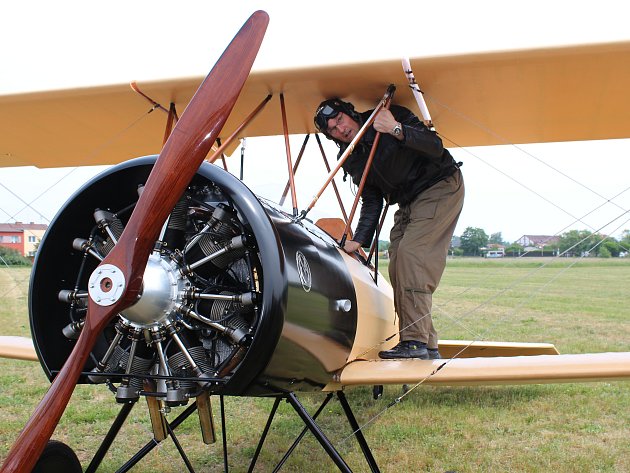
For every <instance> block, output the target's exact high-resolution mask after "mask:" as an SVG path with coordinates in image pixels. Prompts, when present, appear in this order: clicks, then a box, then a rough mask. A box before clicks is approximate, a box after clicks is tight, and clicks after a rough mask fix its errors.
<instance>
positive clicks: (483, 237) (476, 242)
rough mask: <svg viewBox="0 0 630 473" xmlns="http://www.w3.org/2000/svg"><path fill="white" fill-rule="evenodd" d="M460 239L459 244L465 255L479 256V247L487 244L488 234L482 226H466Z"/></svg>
mask: <svg viewBox="0 0 630 473" xmlns="http://www.w3.org/2000/svg"><path fill="white" fill-rule="evenodd" d="M460 239H461V245H460V246H461V248H462V249H463V250H464V254H465V255H467V256H479V255H480V254H481V248H483V247H484V246H486V245H487V244H488V235H487V234H486V232H485V231H484V230H483V229H482V228H474V227H467V228H466V230H464V233H462V236H461V237H460Z"/></svg>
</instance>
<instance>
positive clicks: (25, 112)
mask: <svg viewBox="0 0 630 473" xmlns="http://www.w3.org/2000/svg"><path fill="white" fill-rule="evenodd" d="M267 21H268V18H267V15H266V14H265V13H264V12H256V13H254V15H252V17H250V19H249V20H248V21H247V22H246V23H245V25H244V26H243V28H242V29H241V31H240V32H239V33H238V34H237V35H236V36H235V38H234V40H233V41H232V43H230V45H229V46H228V48H227V49H226V51H225V52H224V54H223V56H222V57H221V58H220V59H219V61H218V62H217V64H216V65H215V67H214V68H213V69H212V71H211V72H210V74H209V75H208V77H207V78H206V79H205V80H203V81H202V82H201V85H199V83H200V79H199V78H191V79H181V80H169V81H159V82H149V83H138V84H136V83H134V84H132V87H129V85H124V86H122V85H121V86H118V85H116V86H108V87H95V88H87V89H79V90H62V91H55V92H42V93H30V94H21V95H12V96H5V97H0V110H1V112H0V125H1V126H2V129H3V130H4V134H3V136H2V138H1V140H0V159H2V161H1V164H2V165H12V166H15V165H20V164H21V165H27V164H29V165H35V166H38V167H48V166H76V165H89V164H113V165H114V166H112V167H111V168H109V169H107V170H106V171H104V172H103V173H101V174H100V175H98V176H96V177H95V178H94V179H92V180H91V181H89V182H88V183H86V184H85V185H84V186H83V187H82V188H81V189H79V190H78V191H77V192H76V193H75V194H74V196H72V197H71V198H70V199H69V200H68V202H67V203H66V204H65V205H64V206H63V207H62V209H61V210H60V211H59V213H58V214H57V215H56V217H55V218H54V220H53V222H52V223H51V225H50V227H49V229H48V231H47V233H46V235H45V237H44V239H43V240H42V242H41V245H40V248H39V251H38V254H37V257H36V260H35V264H34V267H33V271H32V276H31V282H30V295H29V312H30V323H31V331H32V336H33V339H32V348H31V345H29V342H28V341H25V340H23V339H17V338H10V339H9V338H3V339H2V350H3V351H1V352H0V354H2V355H3V356H10V357H11V356H12V357H16V358H23V359H37V360H39V362H40V363H41V365H42V367H43V369H44V371H45V373H46V375H47V377H48V378H49V379H50V381H51V382H52V385H51V388H50V390H49V391H48V393H47V394H46V396H45V397H44V399H43V400H42V402H41V403H40V405H39V406H38V408H37V409H36V411H35V412H34V414H33V416H32V417H31V419H30V420H29V422H28V424H27V425H26V427H25V428H24V430H23V431H22V433H21V434H20V437H19V438H18V440H17V441H16V443H15V444H14V446H13V448H12V449H11V451H10V452H9V455H8V457H7V458H6V459H5V460H4V465H3V470H2V471H3V472H16V471H20V472H21V471H30V470H31V469H33V467H34V466H35V465H36V463H37V462H38V459H40V456H41V455H42V452H45V451H46V448H47V445H48V444H47V442H48V440H49V439H50V437H51V435H52V434H53V431H54V429H55V426H56V424H57V422H58V421H59V419H60V418H61V416H62V415H63V411H64V409H65V406H66V405H67V402H68V400H69V398H70V396H71V394H72V391H73V389H74V387H75V385H76V384H77V383H103V384H106V385H107V386H108V387H109V388H110V389H111V390H112V391H113V395H112V397H113V398H114V399H115V400H116V401H117V402H119V403H120V404H121V405H122V408H121V412H120V414H119V416H118V417H117V418H116V419H115V420H114V422H113V424H112V427H111V430H110V432H109V433H108V434H107V436H106V438H105V439H104V440H103V443H102V444H101V446H100V447H99V449H98V451H97V453H96V455H95V456H94V458H93V460H92V462H91V463H90V465H89V466H88V468H87V471H96V469H97V468H98V466H99V464H100V461H101V460H102V459H103V457H104V455H105V454H106V453H107V451H108V449H109V447H110V446H111V444H112V442H113V440H114V438H115V437H116V435H117V434H118V432H119V430H120V428H121V425H122V423H124V422H125V419H126V417H127V415H128V414H129V411H130V410H131V409H132V407H133V406H134V405H135V404H136V403H137V402H138V401H139V399H140V398H145V399H146V402H147V405H148V409H149V412H150V416H151V421H152V427H153V431H154V438H155V440H156V441H157V442H159V441H162V440H164V439H165V438H167V437H168V436H169V435H174V434H173V429H174V428H175V427H176V426H177V425H178V424H179V423H181V421H182V420H183V419H185V418H186V417H188V416H190V415H192V414H193V413H197V414H198V416H199V418H200V421H201V429H202V433H203V438H204V441H207V442H210V441H211V439H212V438H213V436H214V432H213V422H212V414H211V410H210V396H211V395H221V396H223V395H228V396H266V397H272V398H275V404H274V408H273V409H272V412H271V414H270V417H269V422H268V424H267V428H266V429H265V431H264V432H263V433H262V435H261V439H260V442H259V445H258V448H257V450H256V453H255V454H254V456H253V458H252V464H251V467H250V470H251V469H253V468H254V466H255V463H256V458H257V456H258V454H259V452H260V449H261V448H262V446H263V443H264V439H265V436H266V435H267V430H268V426H269V424H270V423H271V420H272V419H273V415H274V412H275V409H276V408H277V406H278V404H279V403H280V402H281V401H282V400H286V401H288V402H289V403H290V404H291V405H292V407H293V408H294V409H295V410H296V412H297V413H298V414H299V416H300V417H301V419H302V420H303V422H304V424H305V427H306V428H308V429H309V430H310V431H311V433H312V434H313V435H314V436H315V437H316V438H317V440H318V441H319V443H320V444H321V446H322V448H323V449H324V450H325V451H326V453H327V454H328V455H329V457H330V458H331V459H332V461H333V462H334V463H335V465H336V466H337V467H338V468H339V470H340V471H350V467H349V466H348V464H347V463H346V462H345V460H344V459H343V458H342V456H341V455H340V454H339V452H338V451H337V449H336V448H335V446H334V445H333V444H332V443H331V442H330V441H329V439H328V438H327V437H326V435H325V434H324V433H323V432H322V431H321V429H320V428H319V427H318V424H317V422H316V420H315V417H316V416H312V415H310V414H309V413H308V412H307V411H306V410H305V409H304V407H303V406H302V405H301V404H300V402H299V399H298V397H297V395H296V393H301V392H325V393H329V394H328V397H326V400H325V401H324V403H325V402H328V400H329V399H330V397H331V396H332V395H336V396H337V398H338V399H339V401H340V402H341V403H342V406H343V408H344V412H345V413H346V415H347V418H348V422H349V424H350V425H351V427H352V429H353V431H354V435H355V436H356V439H357V441H358V442H359V445H360V446H361V449H362V451H363V454H364V456H365V459H366V462H367V463H368V465H369V468H370V469H371V471H379V467H378V465H377V462H376V460H375V458H374V457H373V455H372V453H371V451H370V448H369V446H368V444H367V441H366V439H365V437H364V436H363V434H362V432H361V430H360V429H359V428H358V424H357V422H356V419H355V417H354V415H353V413H352V409H351V407H350V404H349V403H348V401H347V399H346V397H345V395H344V388H346V387H349V386H354V385H372V386H381V385H384V384H407V383H417V382H420V381H423V382H424V383H426V384H436V385H479V384H521V383H556V382H576V381H602V380H615V379H628V378H630V352H620V353H594V354H579V355H564V354H562V355H561V354H559V353H558V351H557V350H556V349H555V347H554V346H553V345H552V344H544V343H509V342H491V341H455V340H443V341H441V342H440V351H441V353H442V355H443V359H441V360H426V361H425V360H381V359H379V358H378V355H377V353H378V351H379V350H383V349H385V348H389V347H391V346H393V345H394V344H396V342H397V341H398V340H397V334H396V333H395V330H393V329H392V326H393V325H392V321H393V320H394V317H395V314H394V306H393V296H392V291H391V287H390V286H389V285H388V283H387V281H386V280H385V279H384V278H383V277H378V269H377V266H376V267H375V265H373V264H372V260H371V257H372V255H371V254H369V255H368V254H365V253H363V254H354V255H349V254H346V253H345V252H344V251H343V250H341V249H340V245H339V242H340V240H341V239H342V238H343V235H344V232H348V231H349V227H350V224H349V222H348V221H351V220H352V219H351V218H348V217H347V216H346V215H345V212H344V218H339V219H320V220H316V221H311V220H310V219H309V218H308V210H309V209H310V208H312V206H314V205H315V203H316V201H317V197H316V198H314V199H313V201H312V202H311V205H310V206H309V207H307V208H306V209H305V210H303V211H302V212H301V213H300V211H299V210H300V209H299V208H298V205H297V203H296V202H297V199H296V189H295V184H294V181H293V174H294V172H295V168H296V163H297V162H298V161H299V159H300V156H298V158H297V159H296V160H295V162H294V160H293V159H292V156H291V150H290V146H289V144H288V143H289V142H288V137H289V136H290V135H294V134H303V135H306V138H305V141H304V145H306V142H307V140H308V136H310V135H311V134H313V133H314V132H315V129H314V126H313V120H312V116H313V111H314V110H315V108H316V106H317V104H318V103H319V102H321V100H323V99H325V98H330V97H333V96H337V97H342V98H344V99H346V100H349V101H351V102H353V103H354V104H355V105H356V106H357V107H358V108H361V109H368V108H374V107H375V104H378V103H382V99H381V97H384V94H385V93H386V91H387V90H388V87H389V85H390V84H394V85H395V86H396V87H397V88H398V89H402V90H404V89H405V88H406V87H407V86H408V83H407V78H406V77H405V75H404V74H403V70H402V68H401V64H400V61H399V60H396V61H381V62H375V63H366V64H353V65H347V66H335V67H329V68H318V69H317V71H314V70H312V69H308V68H304V69H288V70H279V71H262V72H257V73H251V74H250V68H251V65H252V64H253V62H254V59H255V57H256V54H257V50H258V47H259V45H260V43H261V41H262V40H263V36H264V32H265V29H266V25H267ZM629 57H630V43H614V44H600V45H590V46H576V47H565V48H555V49H545V50H532V51H519V52H518V53H509V52H504V53H487V54H473V55H466V56H449V57H436V58H413V59H412V60H411V64H412V65H413V67H414V69H416V70H417V71H422V72H421V74H422V81H421V82H422V85H423V89H424V91H425V92H426V96H427V98H428V101H429V105H430V108H431V111H432V115H433V122H434V124H435V126H436V127H437V128H438V129H439V130H444V131H445V132H446V133H448V134H449V135H450V136H456V137H457V142H458V144H459V145H461V146H482V145H491V144H496V143H497V136H509V137H510V140H511V141H513V142H519V143H528V142H547V141H563V140H577V139H581V140H587V139H588V140H590V139H609V138H620V137H628V136H629V133H628V130H630V116H629V115H628V114H627V110H628V108H629V107H630V94H628V93H627V90H626V84H627V83H628V82H629V81H630V61H628V58H629ZM575 78H580V80H575ZM594 83H597V84H598V88H599V89H600V90H606V91H607V93H606V94H589V93H587V91H588V90H590V89H591V88H592V87H593V84H594ZM575 97H582V100H580V101H579V103H577V101H576V100H575ZM379 99H381V102H379ZM396 101H397V103H400V104H402V105H406V106H408V107H409V108H414V103H413V96H412V95H411V94H409V95H408V96H407V95H405V94H398V95H397V96H396ZM447 103H457V106H458V110H459V111H460V113H458V114H453V113H449V109H448V107H447V106H446V105H445V104H447ZM147 109H149V110H151V113H146V112H147ZM182 111H183V113H181V116H180V112H182ZM140 115H144V118H143V119H142V120H140V121H139V122H138V123H137V124H136V126H134V127H133V128H128V127H127V124H128V123H129V117H137V116H140ZM466 117H475V120H476V121H478V122H481V123H483V124H484V125H485V128H483V127H479V126H477V125H476V124H475V123H474V120H470V119H468V118H466ZM488 129H492V130H493V133H492V134H491V133H488V132H487V131H486V130H488ZM121 130H125V133H121ZM271 135H283V136H285V143H286V160H284V161H283V162H279V163H278V164H277V166H278V168H279V169H285V170H286V172H287V174H288V176H289V179H288V185H287V194H290V195H291V209H290V210H286V208H285V207H283V206H281V205H280V204H278V203H275V202H273V201H270V200H268V199H264V198H261V197H259V196H257V195H255V194H254V193H253V192H251V191H250V189H249V188H248V187H247V186H246V185H245V184H244V183H243V182H242V181H241V180H239V179H238V178H237V177H235V176H234V175H232V174H230V173H229V172H227V171H225V170H224V169H222V168H221V167H220V166H218V165H217V163H219V162H221V160H222V159H223V155H224V154H229V153H230V152H231V151H233V150H234V149H235V147H236V143H237V142H238V139H240V138H244V137H259V136H271ZM112 136H114V137H115V138H116V139H114V140H108V141H107V143H106V146H105V145H103V143H105V139H104V138H103V137H112ZM33 137H37V139H33ZM315 139H316V141H317V142H318V144H320V148H321V142H320V141H319V137H318V136H317V135H316V134H315ZM160 150H161V151H160ZM157 152H159V155H156V154H155V153H157ZM322 154H323V151H322ZM133 156H141V157H139V158H135V159H131V160H127V159H128V158H129V157H133ZM324 160H326V158H325V156H324ZM274 166H275V164H274ZM338 167H339V166H338V165H337V166H336V167H335V166H332V167H331V166H329V168H330V174H329V178H330V180H331V181H332V182H334V180H333V177H334V173H335V171H336V170H338ZM331 185H332V184H331ZM325 188H326V186H324V187H323V188H322V190H321V192H323V190H324V189H325ZM342 208H343V207H342ZM344 220H345V221H344ZM371 253H372V252H371ZM323 405H325V404H323ZM323 405H322V407H323ZM165 406H166V407H169V408H171V407H178V406H181V407H183V406H187V407H186V408H185V409H184V411H183V412H182V413H181V414H180V416H179V417H178V418H177V420H175V421H174V422H170V423H169V422H167V421H166V419H165V417H164V408H165ZM155 443H156V442H153V441H152V442H151V443H150V444H148V446H147V447H146V448H145V449H143V450H142V451H140V452H138V454H137V455H135V456H134V457H133V458H132V459H130V460H129V462H127V463H126V464H125V465H124V467H123V471H126V470H127V469H129V468H131V467H132V466H133V465H134V464H135V463H137V462H138V461H140V460H141V459H142V457H143V456H144V455H146V454H147V453H148V451H150V449H151V448H152V446H151V445H153V446H154V445H155ZM57 452H59V456H61V457H63V458H52V459H51V460H50V462H51V463H50V465H57V466H48V468H49V470H45V469H44V470H43V471H53V470H52V469H54V468H56V467H58V465H59V463H56V462H59V461H61V462H64V461H65V463H62V464H64V465H66V466H65V467H64V468H67V469H68V470H67V471H81V467H80V465H78V466H77V462H76V457H74V458H73V454H72V452H71V451H70V452H68V451H67V450H59V449H58V450H57ZM42 458H44V457H42ZM46 466H47V465H46V464H42V463H39V464H38V467H39V468H46ZM71 468H74V470H71ZM190 468H191V467H190V466H189V469H190Z"/></svg>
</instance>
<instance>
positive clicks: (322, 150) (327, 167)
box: [315, 133, 348, 223]
mask: <svg viewBox="0 0 630 473" xmlns="http://www.w3.org/2000/svg"><path fill="white" fill-rule="evenodd" d="M315 140H317V145H318V146H319V151H320V152H321V153H322V159H323V160H324V166H326V171H327V172H328V173H330V164H328V159H327V158H326V152H325V151H324V147H323V146H322V140H321V139H320V138H319V134H318V133H317V134H315ZM331 183H332V186H333V189H334V190H335V195H336V196H337V202H339V208H340V209H341V214H342V215H343V221H344V223H346V222H348V214H347V213H346V208H345V207H344V206H343V201H342V200H341V194H339V189H338V188H337V183H336V182H335V180H334V179H331Z"/></svg>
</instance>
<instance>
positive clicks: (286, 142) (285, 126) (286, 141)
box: [280, 94, 298, 217]
mask: <svg viewBox="0 0 630 473" xmlns="http://www.w3.org/2000/svg"><path fill="white" fill-rule="evenodd" d="M280 110H281V111H282V129H283V131H284V145H285V147H286V149H287V168H288V169H289V186H290V188H291V204H292V205H293V217H297V216H298V206H297V194H296V192H295V175H294V174H293V173H294V171H293V166H292V164H291V145H290V144H289V126H288V124H287V109H286V107H285V105H284V94H280ZM295 166H296V169H297V163H296V165H295Z"/></svg>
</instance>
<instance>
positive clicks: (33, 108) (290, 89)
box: [0, 42, 630, 167]
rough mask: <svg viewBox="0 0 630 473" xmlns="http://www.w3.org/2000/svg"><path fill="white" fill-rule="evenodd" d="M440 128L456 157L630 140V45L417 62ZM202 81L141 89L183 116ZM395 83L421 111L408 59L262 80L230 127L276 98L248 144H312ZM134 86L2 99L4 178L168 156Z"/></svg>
mask: <svg viewBox="0 0 630 473" xmlns="http://www.w3.org/2000/svg"><path fill="white" fill-rule="evenodd" d="M411 65H412V68H413V70H414V73H415V76H416V78H417V80H418V82H419V83H420V86H421V88H422V89H423V91H424V92H425V98H426V100H427V103H428V105H429V109H430V111H431V114H432V117H433V121H434V123H435V125H436V127H437V129H438V131H439V132H440V133H441V134H442V136H443V137H444V138H445V143H446V144H447V146H454V145H455V144H456V145H459V146H476V145H495V144H507V143H531V142H550V141H570V140H594V139H609V138H625V137H630V113H628V110H630V91H629V88H628V84H629V83H630V42H621V43H607V44H596V45H585V46H571V47H563V48H549V49H539V50H523V51H510V52H496V53H479V54H467V55H459V56H444V57H429V58H426V57H425V58H412V59H411ZM201 80H202V77H194V78H188V79H177V80H167V81H159V82H149V83H140V84H138V85H139V87H140V89H141V90H142V91H143V92H144V93H146V94H147V95H149V96H150V97H152V98H153V99H154V100H156V101H157V102H159V103H161V104H162V105H163V106H165V107H166V108H168V106H169V103H170V102H174V103H175V104H176V106H177V109H178V112H179V114H180V115H181V113H182V112H183V110H184V108H185V106H186V104H187V103H188V101H189V100H190V98H191V96H192V94H193V93H194V91H195V90H196V88H197V87H198V85H199V83H200V82H201ZM389 83H394V84H396V85H397V87H398V90H397V93H396V97H395V102H396V103H399V104H403V105H406V106H407V107H409V108H411V109H412V110H414V111H417V107H416V105H415V103H414V102H413V97H412V94H411V93H410V92H409V91H408V90H407V82H406V78H405V76H404V74H403V72H402V66H401V62H400V59H395V60H390V61H380V62H373V63H361V64H347V65H342V66H339V65H336V66H328V67H312V68H300V69H286V70H276V71H261V72H254V73H252V74H251V75H250V77H249V79H248V81H247V83H246V85H245V88H244V90H243V92H242V95H241V97H240V99H239V101H238V103H237V105H236V108H235V109H234V112H233V114H232V116H231V117H230V120H229V121H228V123H227V124H226V126H225V128H224V131H223V132H222V139H225V137H226V136H229V135H230V134H231V133H232V132H233V130H234V129H235V128H236V127H237V125H238V124H239V123H240V122H241V121H242V120H243V119H244V118H245V117H246V116H248V115H249V114H250V112H251V111H252V110H253V109H254V108H255V107H256V106H257V105H258V104H259V103H260V102H261V101H262V100H263V99H264V98H265V97H266V95H267V94H270V93H271V94H273V95H274V98H273V100H272V101H271V102H269V103H268V104H267V106H266V107H265V109H264V110H263V112H262V113H261V114H260V115H259V117H258V118H256V119H255V121H254V122H252V123H251V125H250V126H249V127H248V128H247V129H245V130H244V131H243V133H242V136H249V137H253V136H268V135H279V134H282V119H281V112H280V106H279V101H278V96H279V94H280V93H284V96H285V102H286V106H287V118H288V126H289V132H290V133H307V132H313V131H314V129H313V120H312V116H313V111H314V109H315V107H316V106H317V104H319V102H320V101H321V100H323V99H324V98H330V97H332V96H338V97H342V98H344V99H346V100H350V101H352V102H353V103H354V104H355V105H356V107H357V109H359V110H365V109H369V108H371V107H373V106H374V105H375V104H376V102H377V101H378V100H379V99H380V98H381V97H382V95H383V93H384V92H385V88H386V86H387V85H388V84H389ZM150 109H151V105H150V103H149V102H147V101H146V100H145V99H144V98H142V97H141V96H140V95H138V94H136V93H135V92H133V91H132V90H131V88H130V87H129V85H127V84H124V85H113V86H107V87H93V88H85V89H73V90H62V91H49V92H40V93H30V94H20V95H8V96H0V127H1V129H2V133H1V134H0V167H3V166H4V167H6V166H21V165H35V166H39V167H58V166H80V165H95V164H111V163H117V162H120V161H124V160H126V159H129V158H132V157H136V156H141V155H146V154H153V153H158V152H159V151H160V149H161V146H162V140H163V135H164V128H165V124H166V114H165V113H163V112H162V111H160V110H154V111H152V112H150V113H149V110H150Z"/></svg>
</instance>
